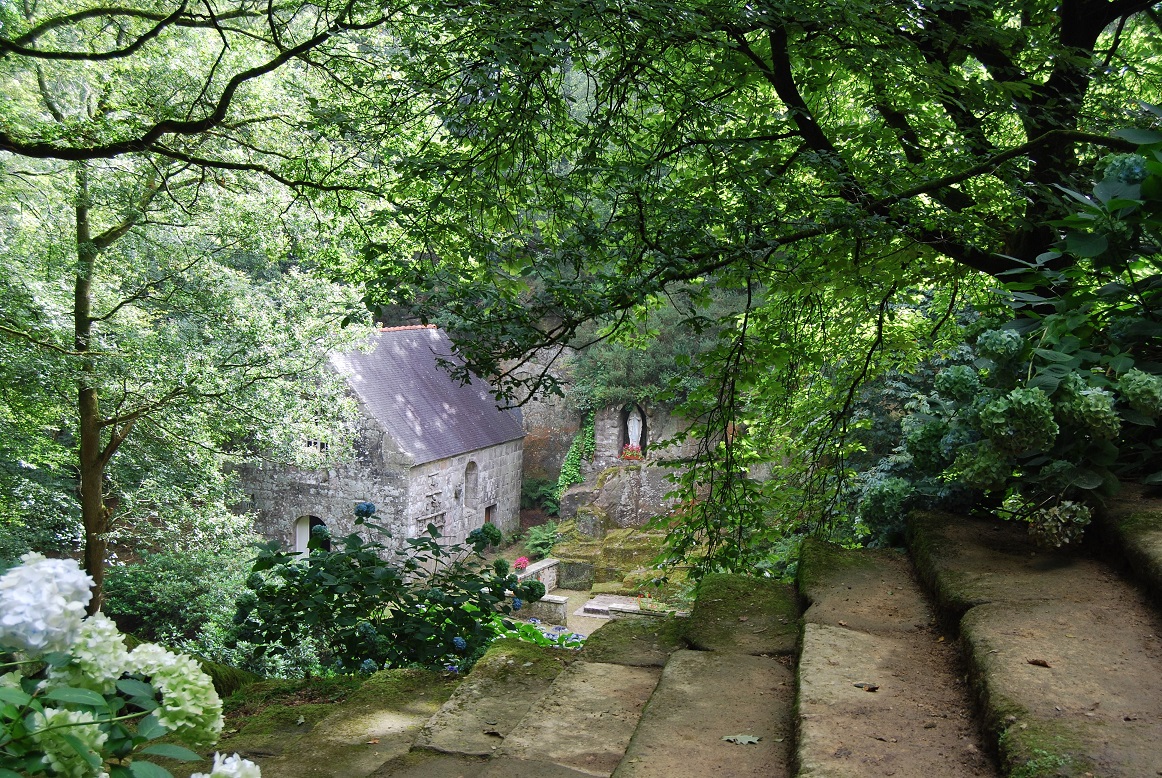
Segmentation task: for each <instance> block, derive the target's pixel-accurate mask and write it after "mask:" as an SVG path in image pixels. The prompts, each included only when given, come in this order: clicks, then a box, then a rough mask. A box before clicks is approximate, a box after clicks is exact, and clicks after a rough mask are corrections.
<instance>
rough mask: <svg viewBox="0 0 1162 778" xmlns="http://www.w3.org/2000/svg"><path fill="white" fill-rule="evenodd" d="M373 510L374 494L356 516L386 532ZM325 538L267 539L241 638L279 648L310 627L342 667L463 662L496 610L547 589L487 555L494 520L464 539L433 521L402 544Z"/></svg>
mask: <svg viewBox="0 0 1162 778" xmlns="http://www.w3.org/2000/svg"><path fill="white" fill-rule="evenodd" d="M374 511H375V507H374V505H372V504H371V503H360V504H359V505H357V506H356V510H355V513H356V519H355V524H356V525H357V526H359V527H361V528H363V529H364V531H365V532H367V533H368V534H370V533H371V532H377V533H382V534H384V535H387V536H388V537H390V533H388V531H387V529H386V528H384V527H382V526H380V525H379V524H376V523H374V522H373V521H371V519H374V518H375V517H374ZM323 540H324V538H322V537H321V536H315V535H312V537H311V539H310V541H309V543H308V546H307V548H308V553H307V554H306V555H302V554H296V553H290V552H283V551H279V550H278V549H277V544H268V545H267V546H265V547H264V548H263V549H262V551H261V552H260V553H259V556H258V558H257V560H256V561H255V564H254V568H253V572H252V574H251V576H250V578H249V579H248V580H247V586H248V587H249V588H250V589H251V592H250V594H249V596H248V597H244V598H243V599H241V600H240V601H239V604H238V605H239V607H238V613H237V616H236V617H235V622H236V624H237V632H236V635H237V638H238V639H239V640H246V641H249V642H250V643H253V644H257V645H259V646H261V647H262V648H261V650H263V651H265V652H268V653H272V654H275V655H277V654H281V653H284V652H286V651H289V650H292V649H293V647H294V646H295V644H296V643H297V642H298V641H299V640H300V638H301V636H302V635H304V634H313V635H315V636H316V637H318V638H319V639H320V643H321V644H322V645H324V646H325V647H326V650H327V651H328V652H329V657H327V659H328V660H329V667H330V669H333V670H335V671H336V672H340V673H357V672H364V673H370V672H374V671H376V670H380V669H384V668H386V667H400V666H404V665H409V664H420V665H423V666H426V667H432V668H442V667H446V666H449V665H452V666H456V667H458V668H461V669H463V668H465V667H467V666H470V665H471V664H472V662H474V661H475V660H476V659H477V658H478V657H479V656H480V655H482V654H483V653H484V651H485V649H487V647H488V645H489V643H491V642H492V640H494V639H495V638H496V636H497V634H498V630H499V628H498V627H497V626H496V623H495V622H494V620H493V616H494V615H498V614H499V615H501V616H507V615H508V614H510V613H512V611H513V610H514V609H519V607H520V606H519V605H517V604H516V603H523V602H534V601H536V600H538V599H540V598H541V597H543V596H544V594H545V588H544V585H543V584H541V583H540V582H539V581H527V582H524V583H522V582H520V581H518V580H517V576H516V575H514V574H513V573H512V572H511V571H510V569H509V565H508V563H507V562H506V561H504V560H503V559H498V560H496V561H494V562H492V563H487V562H486V561H485V560H484V558H483V556H481V554H482V552H483V551H484V550H485V549H487V548H488V547H489V546H490V545H494V544H496V543H499V542H500V540H501V534H500V531H499V530H498V529H497V528H496V527H495V526H494V525H492V524H485V525H484V526H483V527H481V528H480V529H477V530H473V531H472V532H471V533H469V535H468V538H467V543H466V544H460V543H448V542H446V541H445V540H444V539H443V538H442V537H441V534H440V531H439V530H438V529H437V528H436V527H435V525H432V524H429V525H428V527H427V532H426V533H425V534H424V535H423V536H421V537H418V538H407V539H405V540H404V541H403V543H402V548H393V547H389V546H387V545H385V544H383V543H379V542H372V541H369V540H367V539H366V538H364V537H363V536H362V535H361V534H359V533H358V532H356V533H352V534H351V535H348V536H347V537H346V538H342V539H330V548H328V547H327V545H326V544H325V543H324V542H323ZM510 598H513V599H511V600H510Z"/></svg>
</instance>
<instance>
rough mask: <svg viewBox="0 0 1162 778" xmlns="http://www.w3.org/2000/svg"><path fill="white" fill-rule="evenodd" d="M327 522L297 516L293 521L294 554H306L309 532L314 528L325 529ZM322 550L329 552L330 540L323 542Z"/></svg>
mask: <svg viewBox="0 0 1162 778" xmlns="http://www.w3.org/2000/svg"><path fill="white" fill-rule="evenodd" d="M325 526H327V522H325V521H323V520H322V519H320V518H319V517H318V516H299V517H298V518H297V519H295V553H297V554H305V553H307V543H309V542H310V540H311V530H313V529H314V528H315V527H325ZM323 550H324V551H330V550H331V539H330V538H327V539H326V540H324V541H323Z"/></svg>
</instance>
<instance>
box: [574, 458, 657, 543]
mask: <svg viewBox="0 0 1162 778" xmlns="http://www.w3.org/2000/svg"><path fill="white" fill-rule="evenodd" d="M669 472H670V468H666V467H661V466H659V465H648V466H647V465H646V464H645V463H642V462H637V463H627V462H623V463H619V464H615V465H612V466H610V467H608V468H606V469H605V470H603V471H601V472H600V473H598V474H597V475H596V476H595V477H594V478H592V479H589V480H587V481H586V482H585V483H583V484H579V485H577V486H573V487H570V488H569V489H568V490H567V491H566V492H565V494H564V495H562V497H561V519H562V520H567V519H576V520H577V528H578V530H579V531H580V532H581V533H582V534H584V535H587V536H589V537H594V538H602V537H605V534H606V533H607V532H609V531H610V530H613V529H622V528H625V527H642V526H645V525H646V524H647V523H648V522H649V521H650V519H652V518H654V517H655V516H660V515H662V514H664V513H666V512H667V511H669V510H670V509H671V508H673V507H674V500H673V499H671V498H667V497H666V494H667V493H668V492H670V491H672V490H673V489H674V485H673V484H672V483H670V481H669V479H668V478H667V475H668V473H669Z"/></svg>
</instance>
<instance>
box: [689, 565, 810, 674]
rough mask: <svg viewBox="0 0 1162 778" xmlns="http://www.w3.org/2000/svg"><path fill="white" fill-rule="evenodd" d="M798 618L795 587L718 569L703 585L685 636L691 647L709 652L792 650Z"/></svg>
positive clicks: (700, 587) (774, 653)
mask: <svg viewBox="0 0 1162 778" xmlns="http://www.w3.org/2000/svg"><path fill="white" fill-rule="evenodd" d="M799 616H800V609H799V599H798V596H797V594H796V593H795V589H794V587H792V586H789V585H787V584H781V583H778V582H777V581H774V580H772V579H769V578H751V577H748V576H742V575H733V574H727V573H716V574H712V575H708V576H706V577H705V578H703V579H702V582H701V583H700V584H699V586H698V593H697V596H696V598H695V600H694V608H693V610H692V612H691V614H690V625H689V627H688V629H687V633H686V635H687V639H688V640H689V641H690V643H691V645H692V646H694V647H695V648H698V649H702V650H706V651H727V652H732V653H745V654H756V655H768V654H770V655H777V654H790V653H793V652H794V650H795V647H796V645H797V644H798V638H799Z"/></svg>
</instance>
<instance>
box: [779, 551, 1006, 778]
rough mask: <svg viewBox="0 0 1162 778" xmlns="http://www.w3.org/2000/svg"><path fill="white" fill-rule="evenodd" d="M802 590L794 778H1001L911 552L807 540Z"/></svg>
mask: <svg viewBox="0 0 1162 778" xmlns="http://www.w3.org/2000/svg"><path fill="white" fill-rule="evenodd" d="M799 583H800V591H801V593H802V594H803V596H804V597H805V598H806V599H807V601H808V602H809V603H810V607H809V608H808V609H807V612H806V613H805V614H804V621H805V622H806V623H805V625H804V630H803V643H802V647H801V652H800V656H799V674H798V677H799V689H798V699H799V705H798V716H799V719H798V731H799V740H798V743H797V752H796V753H797V763H798V765H799V773H798V775H799V776H802V777H803V778H806V777H807V776H810V777H811V778H856V777H857V776H865V775H896V776H899V777H900V778H904V777H905V776H908V777H912V776H916V777H918V778H922V777H925V776H928V777H933V778H934V777H935V776H940V777H941V778H968V777H969V776H974V777H975V776H995V775H996V770H995V768H994V766H993V765H992V763H991V761H990V760H989V758H988V756H987V755H986V753H987V749H986V748H985V747H984V743H983V742H982V740H981V739H980V737H979V735H978V733H977V728H976V725H975V721H974V717H973V710H972V705H971V700H970V698H969V694H968V690H967V688H966V687H965V685H964V683H963V678H962V676H961V674H960V672H959V657H958V655H957V651H956V647H955V644H954V643H953V642H952V641H949V640H945V639H944V637H943V635H942V634H941V633H940V631H939V630H938V629H937V627H936V622H935V618H934V614H933V613H932V611H931V610H930V608H929V605H928V603H927V600H926V598H925V595H924V592H923V591H922V589H921V587H920V586H919V585H918V584H917V582H916V581H915V579H914V577H913V574H912V567H911V564H910V562H909V560H908V559H907V557H906V556H904V555H903V554H901V553H897V552H892V551H869V550H863V551H848V550H843V549H840V548H839V547H837V546H832V545H829V544H825V543H820V542H814V541H807V542H805V543H804V545H803V551H802V555H801V557H800V561H799Z"/></svg>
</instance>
